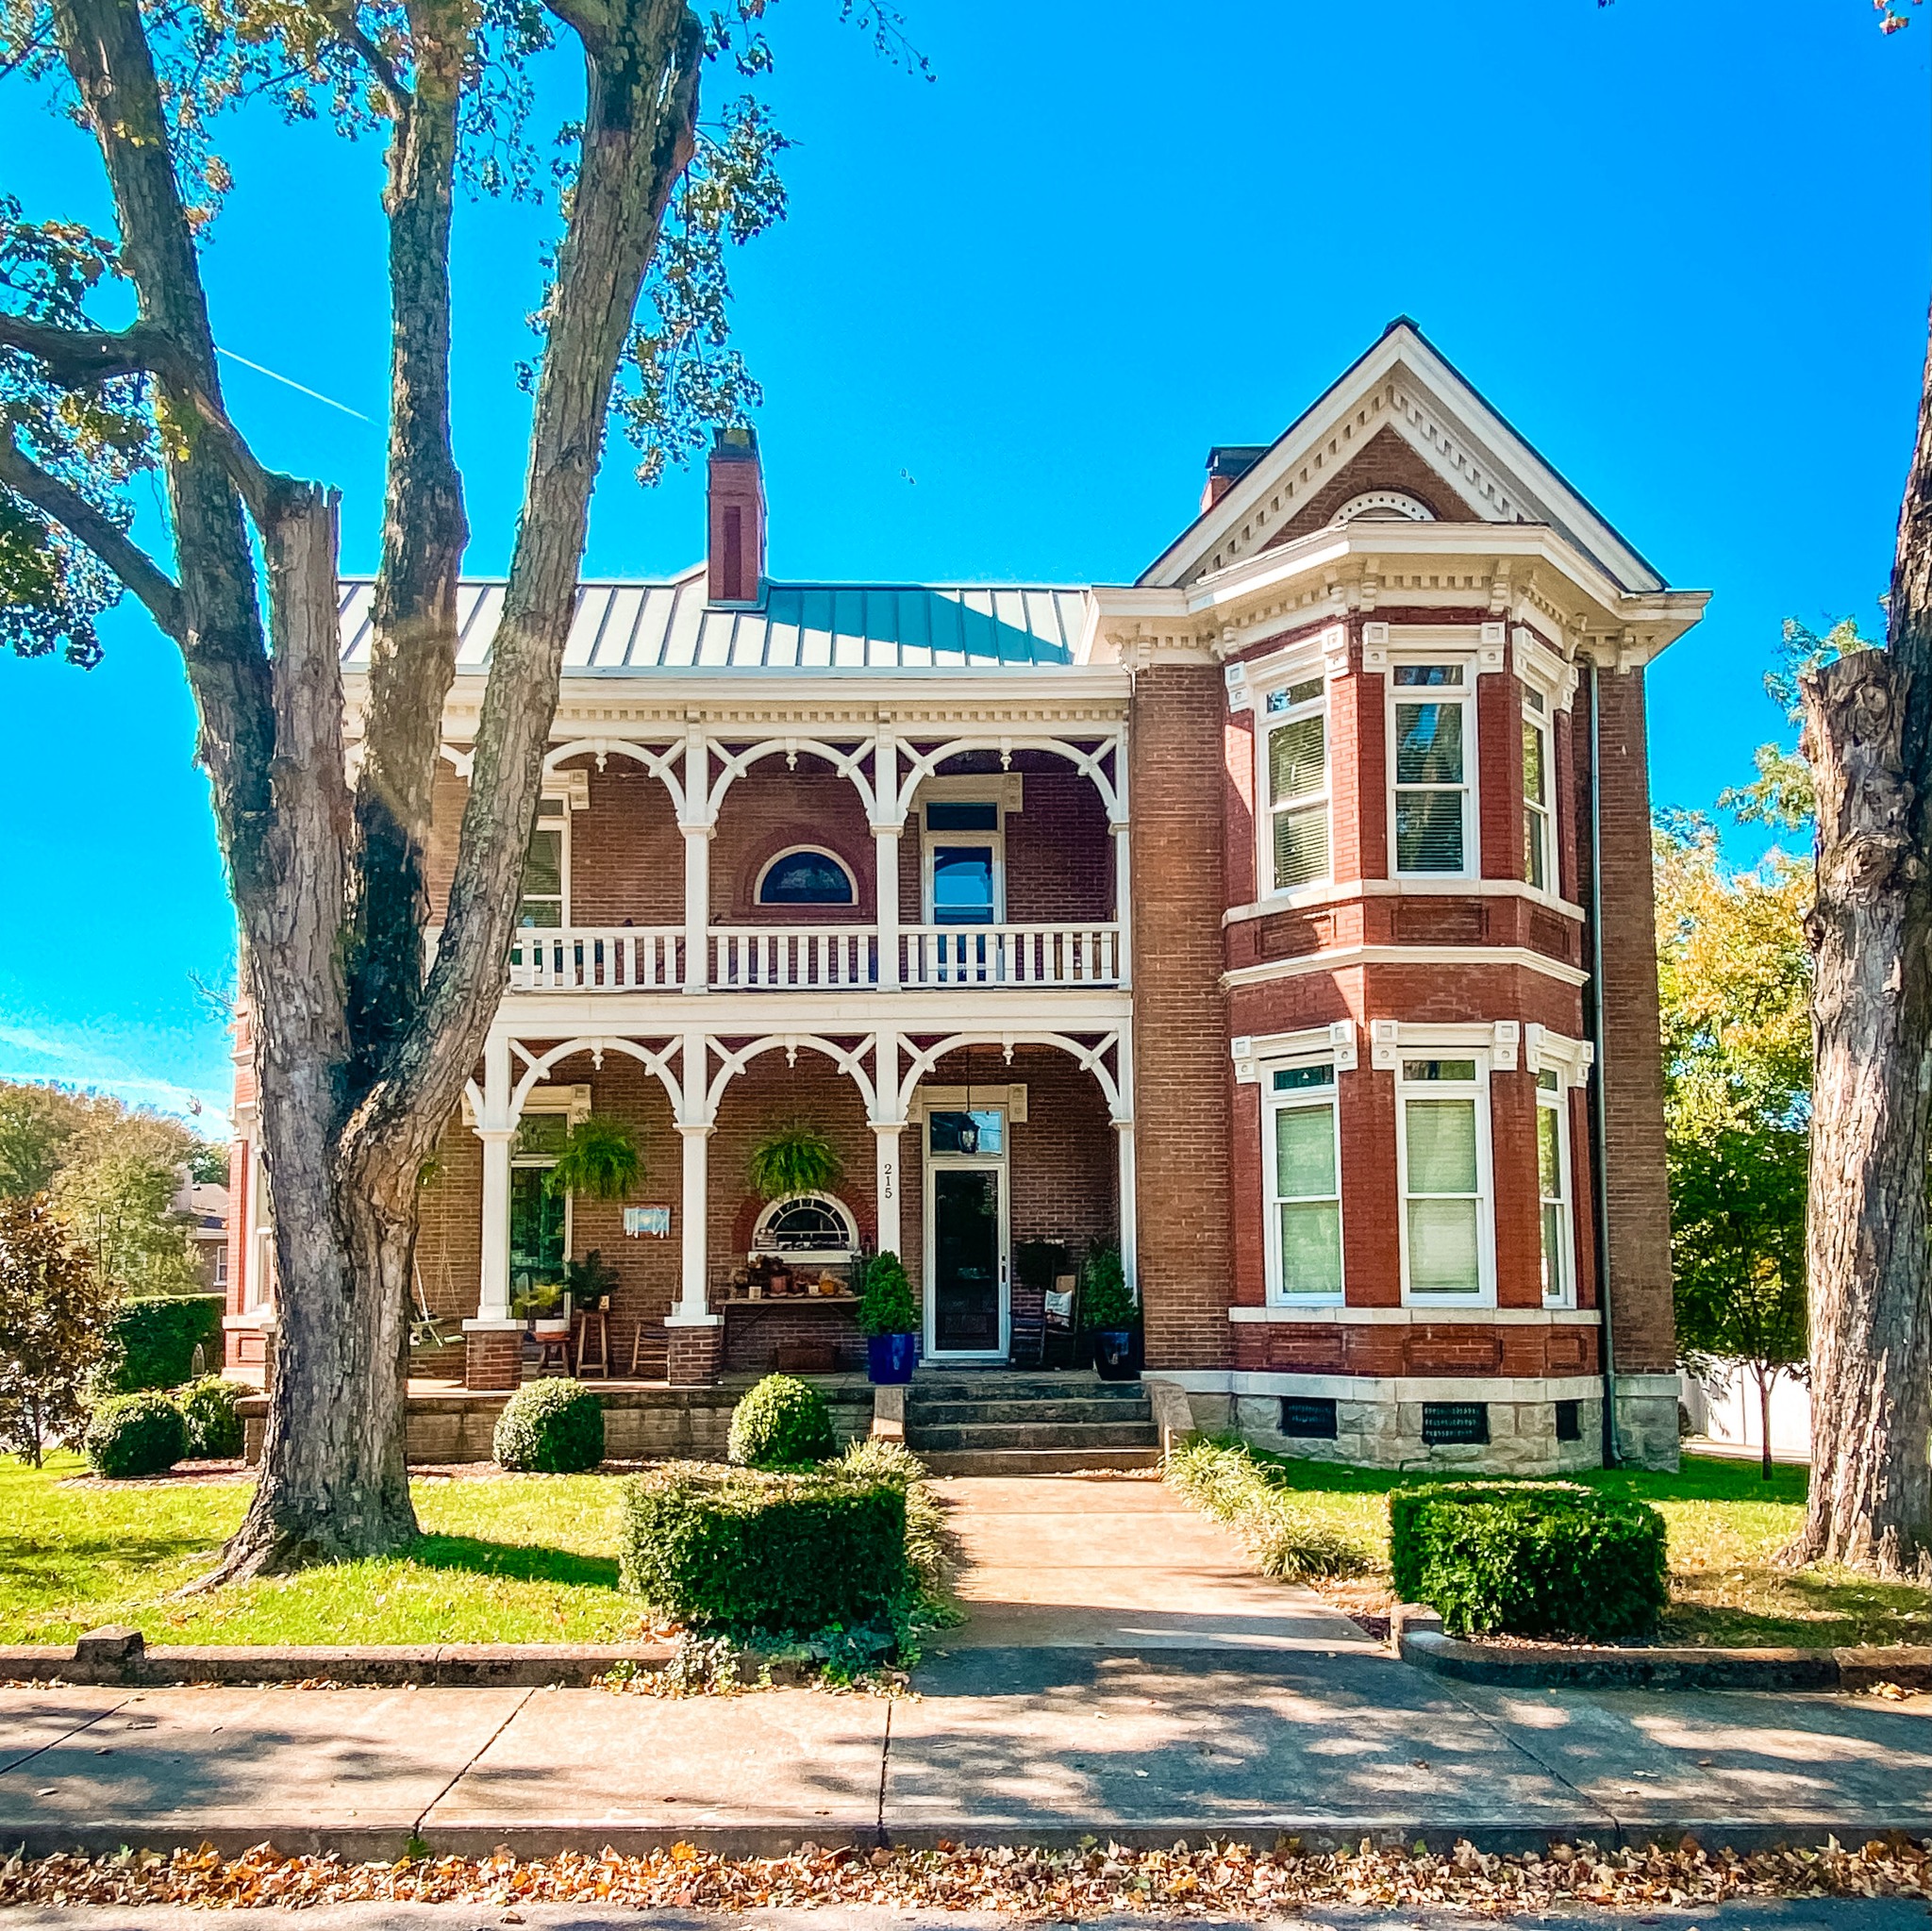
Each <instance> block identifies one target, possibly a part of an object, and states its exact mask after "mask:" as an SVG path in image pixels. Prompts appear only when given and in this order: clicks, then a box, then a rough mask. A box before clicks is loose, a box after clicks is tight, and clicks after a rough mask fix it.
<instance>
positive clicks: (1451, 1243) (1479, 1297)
mask: <svg viewBox="0 0 1932 1931" xmlns="http://www.w3.org/2000/svg"><path fill="white" fill-rule="evenodd" d="M1483 1074H1484V1068H1483V1066H1482V1064H1481V1062H1480V1061H1479V1060H1478V1059H1476V1058H1474V1057H1448V1056H1444V1057H1441V1058H1421V1057H1405V1058H1404V1059H1403V1060H1402V1062H1401V1068H1400V1071H1399V1072H1398V1074H1397V1076H1396V1089H1395V1096H1396V1104H1397V1113H1398V1120H1397V1128H1396V1157H1397V1166H1398V1169H1399V1176H1400V1181H1401V1187H1402V1286H1403V1298H1404V1299H1405V1300H1406V1301H1464V1302H1470V1303H1484V1304H1486V1303H1487V1302H1488V1301H1489V1300H1490V1298H1491V1296H1492V1294H1493V1291H1494V1290H1493V1284H1492V1280H1491V1234H1490V1187H1489V1177H1490V1158H1489V1094H1488V1090H1487V1085H1486V1082H1485V1080H1484V1077H1483Z"/></svg>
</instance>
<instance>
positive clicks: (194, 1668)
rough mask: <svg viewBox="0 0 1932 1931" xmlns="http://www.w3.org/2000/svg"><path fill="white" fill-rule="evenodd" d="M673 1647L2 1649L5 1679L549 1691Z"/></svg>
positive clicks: (89, 1638) (649, 1664) (113, 1638)
mask: <svg viewBox="0 0 1932 1931" xmlns="http://www.w3.org/2000/svg"><path fill="white" fill-rule="evenodd" d="M674 1650H675V1645H674V1644H672V1643H668V1642H649V1643H425V1644H405V1643H390V1644H385V1643H362V1644H352V1645H348V1646H341V1645H323V1644H316V1645H296V1644H269V1643H254V1644H250V1643H223V1644H206V1645H193V1644H180V1645H173V1644H160V1645H158V1646H157V1647H155V1648H154V1649H149V1648H148V1647H147V1646H146V1644H145V1643H144V1642H143V1641H142V1634H141V1632H140V1630H138V1629H96V1630H91V1631H90V1632H89V1633H88V1634H87V1635H85V1636H83V1637H81V1638H80V1640H78V1641H77V1642H75V1645H74V1647H73V1648H72V1649H61V1648H58V1647H52V1646H48V1647H41V1646H32V1647H28V1646H13V1647H5V1646H0V1681H11V1682H16V1683H54V1682H59V1683H70V1684H75V1685H89V1686H92V1685H96V1684H98V1685H101V1686H103V1687H106V1688H113V1689H132V1690H154V1689H159V1688H161V1687H162V1686H164V1685H167V1684H172V1683H222V1684H247V1685H254V1684H271V1683H279V1684H288V1683H309V1682H328V1683H346V1684H351V1685H355V1686H358V1687H383V1688H400V1687H401V1686H403V1685H405V1684H420V1685H423V1686H425V1687H433V1688H436V1689H461V1690H547V1689H549V1688H550V1687H551V1686H552V1685H553V1684H555V1685H557V1686H558V1688H561V1689H566V1690H585V1689H590V1688H591V1687H592V1686H593V1685H594V1684H595V1683H596V1681H597V1679H598V1678H599V1677H602V1676H606V1675H608V1673H610V1672H611V1671H612V1670H613V1669H618V1668H620V1667H622V1666H623V1665H625V1664H629V1665H630V1667H631V1668H632V1670H634V1671H657V1670H661V1669H662V1668H663V1667H664V1666H665V1665H666V1664H667V1663H668V1662H669V1661H670V1660H671V1658H672V1656H673V1653H674Z"/></svg>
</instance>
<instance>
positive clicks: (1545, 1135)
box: [1536, 1067, 1576, 1307]
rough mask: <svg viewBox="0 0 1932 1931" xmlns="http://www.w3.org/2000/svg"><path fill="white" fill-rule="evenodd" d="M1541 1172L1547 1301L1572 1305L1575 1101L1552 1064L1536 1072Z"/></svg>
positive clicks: (1547, 1303)
mask: <svg viewBox="0 0 1932 1931" xmlns="http://www.w3.org/2000/svg"><path fill="white" fill-rule="evenodd" d="M1536 1174H1537V1197H1538V1201H1539V1204H1540V1206H1541V1221H1542V1275H1543V1306H1544V1307H1571V1306H1573V1305H1574V1301H1575V1298H1576V1272H1575V1255H1574V1246H1573V1242H1574V1224H1573V1222H1572V1218H1571V1213H1570V1101H1569V1096H1568V1094H1567V1093H1565V1091H1564V1090H1563V1075H1562V1074H1560V1073H1557V1072H1556V1071H1554V1070H1553V1069H1551V1068H1547V1067H1546V1068H1544V1070H1543V1071H1542V1072H1541V1073H1539V1074H1537V1076H1536Z"/></svg>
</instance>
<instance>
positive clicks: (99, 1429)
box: [81, 1389, 188, 1482]
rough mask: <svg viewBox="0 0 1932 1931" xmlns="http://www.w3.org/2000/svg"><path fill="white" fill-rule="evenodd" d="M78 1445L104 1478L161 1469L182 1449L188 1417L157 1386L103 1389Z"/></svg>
mask: <svg viewBox="0 0 1932 1931" xmlns="http://www.w3.org/2000/svg"><path fill="white" fill-rule="evenodd" d="M81 1448H82V1452H83V1453H84V1454H85V1455H86V1457H87V1465H88V1467H89V1468H91V1469H92V1471H93V1472H94V1473H95V1474H97V1475H103V1476H105V1477H106V1478H107V1479H108V1481H110V1482H125V1481H132V1480H133V1479H135V1478H136V1477H137V1476H140V1475H163V1474H166V1473H167V1472H168V1471H169V1470H170V1469H171V1468H173V1467H174V1466H175V1463H176V1462H177V1461H180V1460H181V1459H182V1458H183V1457H185V1456H186V1455H187V1453H188V1423H187V1422H186V1420H185V1419H184V1418H183V1416H182V1413H181V1410H180V1409H179V1408H177V1407H175V1404H174V1401H173V1400H172V1399H171V1398H170V1397H169V1396H168V1395H165V1394H163V1393H161V1392H160V1391H159V1390H158V1389H146V1390H142V1392H140V1393H139V1394H115V1395H109V1396H108V1399H107V1400H106V1401H104V1402H102V1403H100V1404H99V1406H98V1407H95V1409H94V1411H93V1414H92V1417H91V1418H90V1419H89V1421H88V1424H87V1433H86V1435H85V1436H84V1437H83V1438H82V1440H81Z"/></svg>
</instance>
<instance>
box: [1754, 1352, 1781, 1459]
mask: <svg viewBox="0 0 1932 1931" xmlns="http://www.w3.org/2000/svg"><path fill="white" fill-rule="evenodd" d="M1753 1368H1754V1371H1755V1373H1757V1430H1758V1440H1759V1445H1760V1446H1761V1447H1762V1449H1763V1450H1764V1463H1763V1474H1764V1479H1765V1480H1766V1481H1767V1482H1768V1481H1770V1480H1771V1390H1772V1384H1773V1383H1774V1381H1775V1380H1776V1379H1777V1370H1776V1369H1775V1368H1772V1367H1769V1366H1767V1365H1766V1364H1765V1363H1764V1362H1762V1361H1758V1362H1755V1363H1753Z"/></svg>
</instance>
